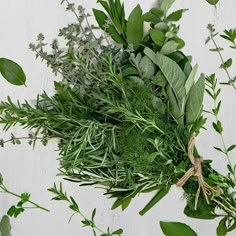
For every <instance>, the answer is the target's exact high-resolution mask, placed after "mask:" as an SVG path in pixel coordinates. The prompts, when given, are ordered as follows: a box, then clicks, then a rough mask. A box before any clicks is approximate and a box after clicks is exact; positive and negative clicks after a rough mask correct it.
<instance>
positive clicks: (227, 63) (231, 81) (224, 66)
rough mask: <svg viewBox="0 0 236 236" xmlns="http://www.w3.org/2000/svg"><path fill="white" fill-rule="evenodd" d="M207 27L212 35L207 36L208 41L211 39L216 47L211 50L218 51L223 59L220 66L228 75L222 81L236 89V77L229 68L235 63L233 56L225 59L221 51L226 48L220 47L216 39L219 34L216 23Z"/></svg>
mask: <svg viewBox="0 0 236 236" xmlns="http://www.w3.org/2000/svg"><path fill="white" fill-rule="evenodd" d="M207 29H208V30H209V32H210V35H209V37H208V38H207V40H206V43H208V42H209V41H211V42H212V43H213V45H214V48H212V49H210V51H212V52H217V53H218V55H219V58H220V60H221V65H220V68H222V69H223V70H224V71H225V73H226V75H227V78H228V81H227V82H224V83H221V84H224V85H231V86H232V87H233V88H234V90H236V86H235V82H236V78H232V77H231V75H230V73H229V68H230V67H231V65H232V63H233V60H232V58H229V59H227V60H224V57H223V55H222V53H221V52H222V51H223V50H224V49H223V48H221V47H219V46H218V44H217V42H216V40H215V37H216V36H217V35H218V33H217V32H216V30H215V28H214V25H212V24H209V25H208V26H207Z"/></svg>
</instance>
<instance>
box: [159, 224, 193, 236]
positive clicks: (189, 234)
mask: <svg viewBox="0 0 236 236" xmlns="http://www.w3.org/2000/svg"><path fill="white" fill-rule="evenodd" d="M160 226H161V229H162V231H163V233H164V234H165V235H166V236H173V235H175V236H197V234H196V232H194V231H193V230H192V229H191V228H190V227H189V226H188V225H186V224H183V223H179V222H163V221H161V222H160Z"/></svg>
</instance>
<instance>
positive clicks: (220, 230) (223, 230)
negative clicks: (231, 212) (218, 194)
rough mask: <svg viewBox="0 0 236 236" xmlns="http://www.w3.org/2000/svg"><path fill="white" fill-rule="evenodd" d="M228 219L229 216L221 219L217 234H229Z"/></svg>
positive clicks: (222, 235) (223, 235) (220, 235)
mask: <svg viewBox="0 0 236 236" xmlns="http://www.w3.org/2000/svg"><path fill="white" fill-rule="evenodd" d="M226 221H227V216H226V217H224V218H223V219H221V221H220V222H219V224H218V226H217V229H216V234H217V236H225V235H226V234H227V227H226V225H225V223H226Z"/></svg>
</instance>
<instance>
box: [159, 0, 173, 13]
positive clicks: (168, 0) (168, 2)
mask: <svg viewBox="0 0 236 236" xmlns="http://www.w3.org/2000/svg"><path fill="white" fill-rule="evenodd" d="M174 2H175V0H163V1H162V3H161V6H160V8H161V10H162V11H164V12H167V11H168V10H169V9H170V8H171V6H172V5H173V3H174Z"/></svg>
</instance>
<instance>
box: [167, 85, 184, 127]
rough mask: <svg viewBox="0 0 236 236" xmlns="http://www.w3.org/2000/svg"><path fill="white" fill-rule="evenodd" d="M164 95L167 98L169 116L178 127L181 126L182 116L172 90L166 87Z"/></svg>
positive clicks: (182, 122)
mask: <svg viewBox="0 0 236 236" xmlns="http://www.w3.org/2000/svg"><path fill="white" fill-rule="evenodd" d="M166 93H167V95H168V98H169V111H170V113H171V115H172V116H173V117H174V118H175V120H176V122H177V123H178V124H179V125H181V126H183V124H184V120H183V116H182V110H181V108H180V107H179V105H178V102H177V100H176V97H175V95H174V93H173V90H172V88H171V87H170V86H168V87H167V89H166Z"/></svg>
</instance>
